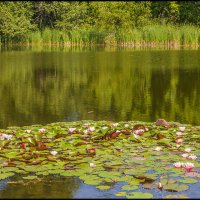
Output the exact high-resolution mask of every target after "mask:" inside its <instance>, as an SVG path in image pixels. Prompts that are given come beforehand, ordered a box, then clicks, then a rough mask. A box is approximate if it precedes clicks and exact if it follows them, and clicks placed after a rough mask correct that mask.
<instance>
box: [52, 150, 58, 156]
mask: <svg viewBox="0 0 200 200" xmlns="http://www.w3.org/2000/svg"><path fill="white" fill-rule="evenodd" d="M57 153H58V152H57V151H50V154H51V155H53V156H55V155H56V154H57Z"/></svg>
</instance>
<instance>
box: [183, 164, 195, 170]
mask: <svg viewBox="0 0 200 200" xmlns="http://www.w3.org/2000/svg"><path fill="white" fill-rule="evenodd" d="M184 167H185V169H186V171H187V172H191V170H192V169H193V168H194V164H193V163H189V162H187V163H185V164H184Z"/></svg>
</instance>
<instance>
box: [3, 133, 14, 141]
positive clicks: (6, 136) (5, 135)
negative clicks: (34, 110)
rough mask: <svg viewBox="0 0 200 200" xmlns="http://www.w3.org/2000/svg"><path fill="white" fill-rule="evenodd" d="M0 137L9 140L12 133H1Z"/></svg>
mask: <svg viewBox="0 0 200 200" xmlns="http://www.w3.org/2000/svg"><path fill="white" fill-rule="evenodd" d="M0 138H1V140H4V139H7V140H11V138H12V135H8V134H5V133H3V134H2V135H1V136H0Z"/></svg>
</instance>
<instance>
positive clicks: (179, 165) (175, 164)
mask: <svg viewBox="0 0 200 200" xmlns="http://www.w3.org/2000/svg"><path fill="white" fill-rule="evenodd" d="M173 165H174V167H177V168H181V167H182V166H183V163H181V162H175V163H174V164H173Z"/></svg>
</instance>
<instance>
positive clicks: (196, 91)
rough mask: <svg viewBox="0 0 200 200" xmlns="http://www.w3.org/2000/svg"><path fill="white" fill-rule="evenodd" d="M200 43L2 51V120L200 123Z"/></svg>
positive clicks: (10, 122) (8, 122) (2, 122)
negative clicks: (151, 47) (168, 46)
mask: <svg viewBox="0 0 200 200" xmlns="http://www.w3.org/2000/svg"><path fill="white" fill-rule="evenodd" d="M199 103H200V50H138V51H136V50H115V51H106V50H102V49H101V50H84V51H50V52H48V51H39V52H38V51H2V52H0V107H1V112H0V127H1V128H6V127H8V126H14V125H17V126H23V125H32V124H36V123H39V124H47V123H51V122H57V121H77V120H83V119H92V120H112V121H127V120H136V121H140V120H141V121H155V120H156V119H157V118H165V119H167V120H169V121H178V122H181V123H191V124H193V125H199V124H200V106H199Z"/></svg>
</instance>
